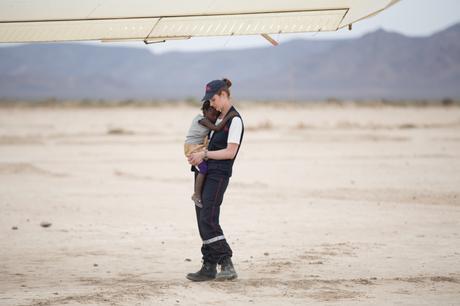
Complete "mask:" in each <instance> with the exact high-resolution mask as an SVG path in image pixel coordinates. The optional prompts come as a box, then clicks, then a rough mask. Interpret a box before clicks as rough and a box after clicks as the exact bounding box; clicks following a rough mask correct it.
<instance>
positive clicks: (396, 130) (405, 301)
mask: <svg viewBox="0 0 460 306" xmlns="http://www.w3.org/2000/svg"><path fill="white" fill-rule="evenodd" d="M239 110H240V112H241V113H242V115H243V118H244V123H245V127H246V133H245V138H244V141H243V146H242V148H241V150H240V154H239V156H238V158H237V160H236V162H235V166H234V173H233V177H232V178H231V181H230V185H229V187H228V189H227V193H226V196H225V199H224V203H223V204H222V210H221V224H222V227H223V229H224V232H225V234H226V237H227V239H228V241H229V243H230V245H231V246H232V248H233V251H234V257H233V261H234V263H235V267H236V269H237V272H238V274H239V278H238V279H237V280H235V281H232V282H215V281H213V282H205V283H192V282H190V281H188V280H187V279H186V278H185V275H186V273H188V272H195V271H197V270H198V269H199V268H200V266H201V254H200V247H201V240H200V238H199V235H198V232H197V226H196V220H195V215H194V206H193V202H192V201H191V200H190V196H191V193H192V184H193V177H192V173H191V172H190V169H189V166H188V164H187V163H186V160H185V158H184V156H183V141H184V137H185V134H186V132H187V130H188V128H189V125H190V122H191V120H192V118H193V117H194V116H195V115H196V114H197V113H199V107H198V106H192V105H189V104H186V103H179V104H174V105H166V104H165V105H157V106H155V107H135V106H129V105H128V106H120V107H77V106H74V107H14V106H9V107H1V108H0V211H1V214H0V275H1V277H0V305H29V306H31V305H36V306H38V305H41V306H45V305H219V306H224V305H277V306H279V305H283V306H284V305H460V107H458V106H441V105H437V106H436V105H432V106H425V107H418V106H414V105H412V106H411V105H408V106H407V105H406V106H391V105H364V106H360V105H358V104H355V103H349V104H338V103H328V104H320V103H317V104H304V105H303V104H290V103H275V104H261V103H258V104H253V103H249V102H248V103H243V102H240V103H239ZM42 225H43V226H42ZM45 225H48V227H45Z"/></svg>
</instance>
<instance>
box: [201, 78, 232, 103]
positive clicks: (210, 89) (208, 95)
mask: <svg viewBox="0 0 460 306" xmlns="http://www.w3.org/2000/svg"><path fill="white" fill-rule="evenodd" d="M226 87H227V83H225V82H224V81H223V80H214V81H211V82H209V83H208V84H206V91H205V94H204V97H203V99H201V101H206V100H211V99H212V97H214V95H215V94H217V93H218V92H219V90H221V89H222V88H226Z"/></svg>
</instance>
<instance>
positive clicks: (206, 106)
mask: <svg viewBox="0 0 460 306" xmlns="http://www.w3.org/2000/svg"><path fill="white" fill-rule="evenodd" d="M210 108H211V102H209V100H206V101H204V102H203V106H201V110H202V111H203V112H207V111H208V110H209V109H210Z"/></svg>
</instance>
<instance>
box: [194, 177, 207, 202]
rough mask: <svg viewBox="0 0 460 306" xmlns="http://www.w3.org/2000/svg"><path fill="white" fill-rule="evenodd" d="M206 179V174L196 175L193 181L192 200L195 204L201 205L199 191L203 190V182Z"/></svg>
mask: <svg viewBox="0 0 460 306" xmlns="http://www.w3.org/2000/svg"><path fill="white" fill-rule="evenodd" d="M205 178H206V174H202V173H198V175H197V176H196V180H195V194H194V195H193V197H192V199H193V200H194V201H195V202H200V203H201V191H202V190H203V184H204V180H205Z"/></svg>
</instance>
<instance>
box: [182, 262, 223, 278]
mask: <svg viewBox="0 0 460 306" xmlns="http://www.w3.org/2000/svg"><path fill="white" fill-rule="evenodd" d="M216 267H217V264H212V263H209V262H203V266H201V269H200V271H198V272H195V273H189V274H187V278H188V279H189V280H191V281H194V282H204V281H208V280H212V279H214V278H216V273H217V270H216Z"/></svg>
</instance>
